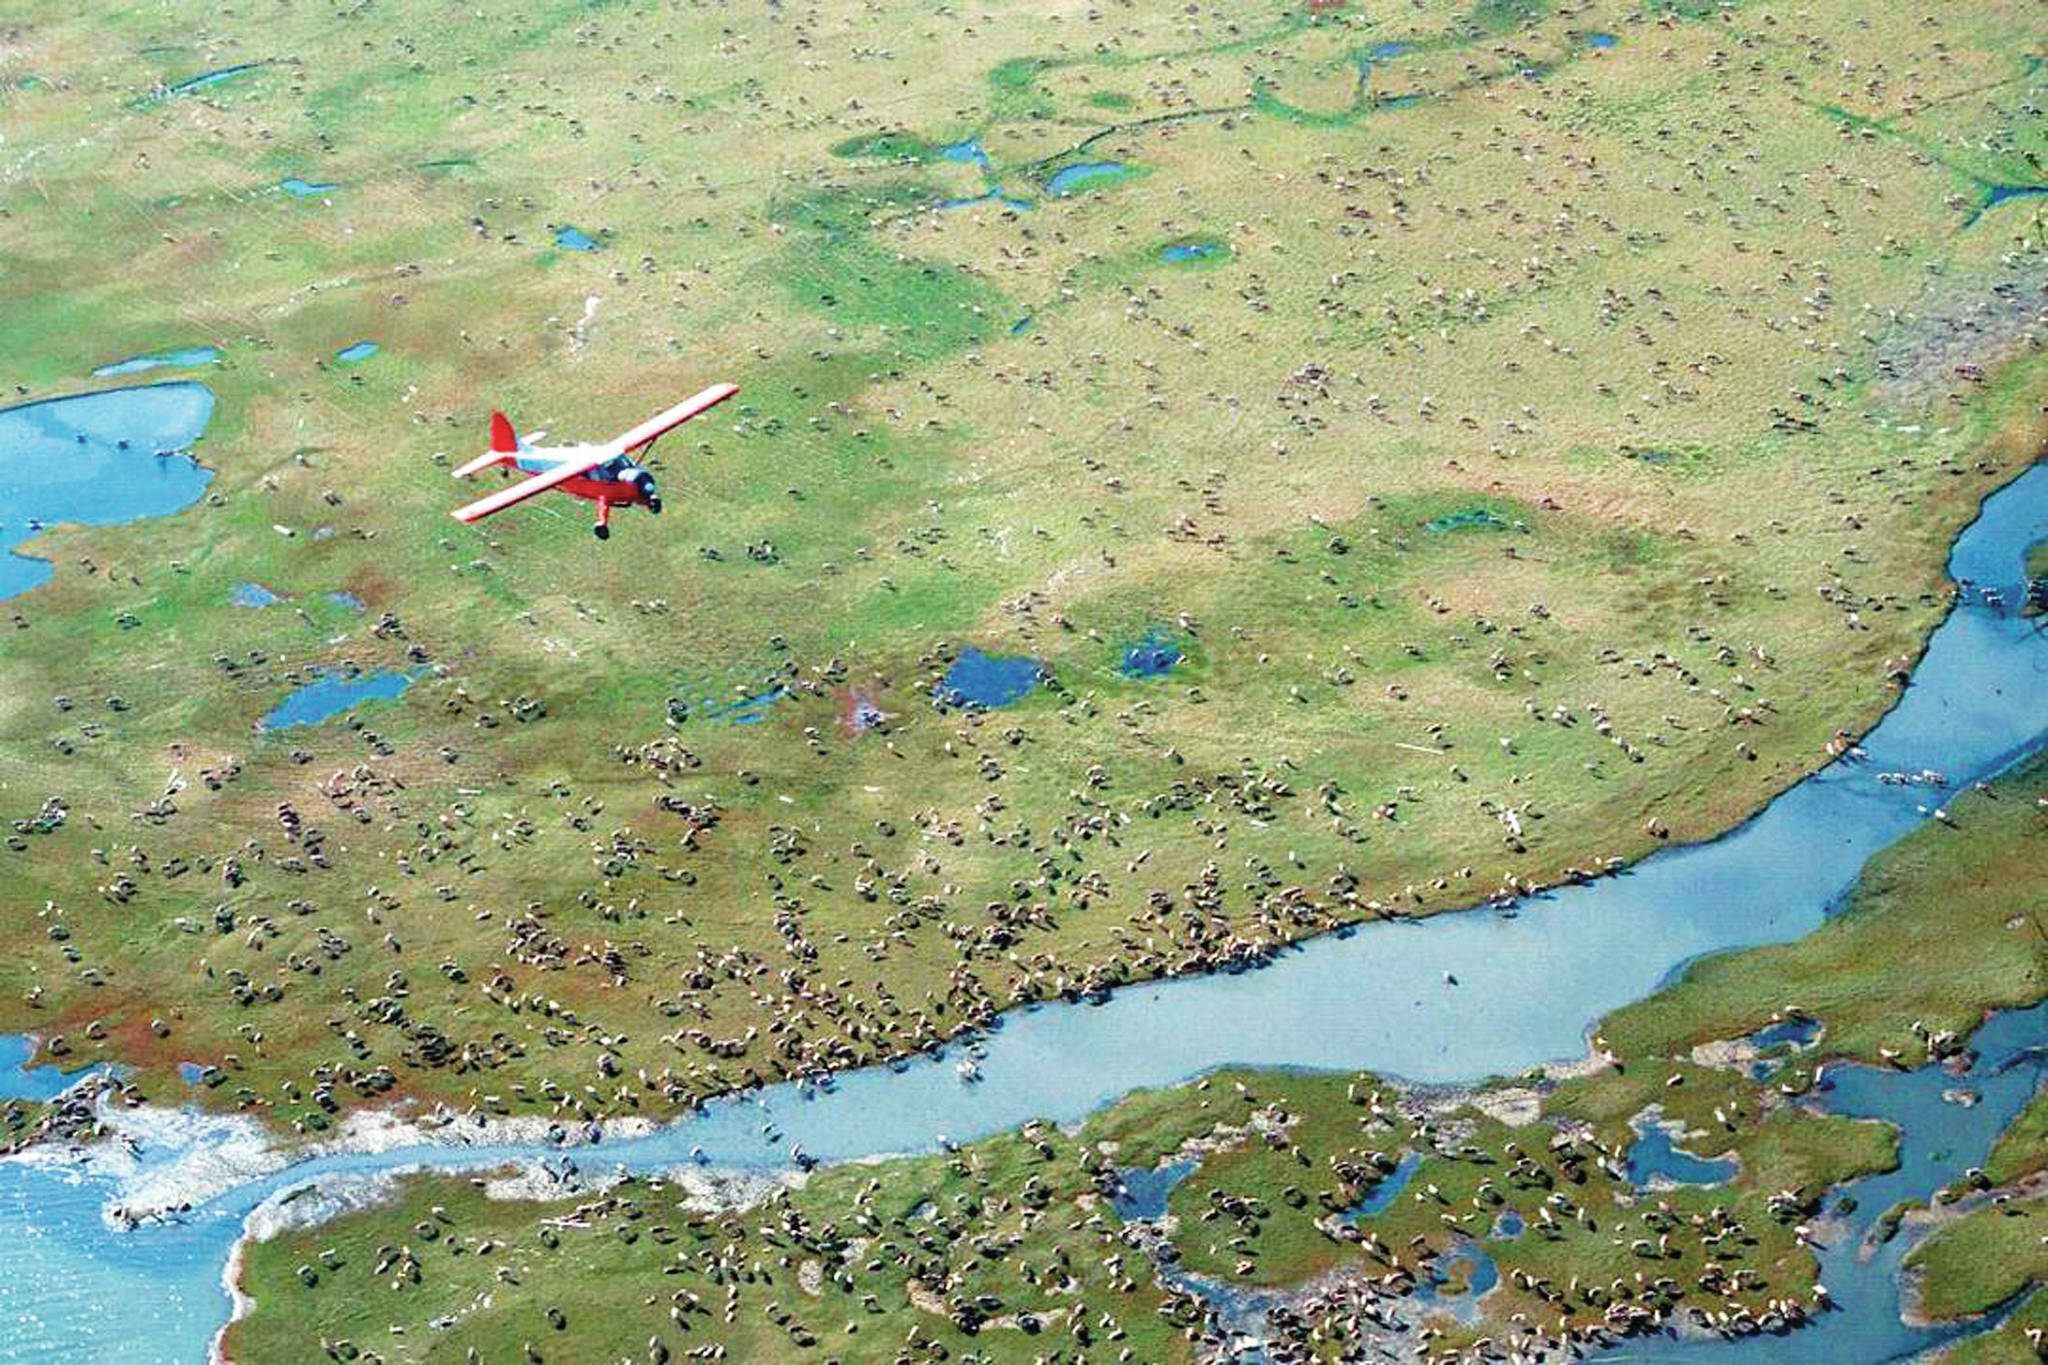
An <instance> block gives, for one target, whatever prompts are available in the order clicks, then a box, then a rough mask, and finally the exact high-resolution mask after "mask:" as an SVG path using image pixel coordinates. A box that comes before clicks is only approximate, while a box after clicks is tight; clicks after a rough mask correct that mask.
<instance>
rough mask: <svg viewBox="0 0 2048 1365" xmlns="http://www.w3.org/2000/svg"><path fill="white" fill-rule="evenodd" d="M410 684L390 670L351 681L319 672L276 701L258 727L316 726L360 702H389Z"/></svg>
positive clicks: (333, 673) (368, 674)
mask: <svg viewBox="0 0 2048 1365" xmlns="http://www.w3.org/2000/svg"><path fill="white" fill-rule="evenodd" d="M412 683H413V680H412V679H411V678H410V677H408V676H407V675H406V674H404V673H393V672H390V671H389V670H386V671H384V672H381V673H361V674H358V675H356V676H355V677H352V678H350V677H344V676H342V675H341V674H339V673H335V672H322V674H321V675H320V677H319V679H318V680H317V681H314V682H309V683H306V684H304V685H303V686H301V687H299V688H297V689H296V690H294V691H293V692H292V694H291V695H290V696H288V697H286V698H285V699H284V700H283V701H281V702H279V703H278V704H277V706H276V708H275V709H274V710H272V711H271V713H270V714H269V715H267V716H265V717H264V718H263V719H262V721H261V722H260V724H261V725H262V726H263V728H264V729H266V730H282V729H285V728H286V727H288V726H293V725H318V724H319V723H320V722H321V721H323V720H327V719H329V718H331V717H333V716H338V715H340V714H341V713H342V712H343V711H346V710H348V709H349V708H350V707H352V706H355V705H357V704H358V703H360V702H366V701H389V700H391V699H392V698H393V697H396V696H397V695H398V694H399V693H401V692H403V691H405V689H406V688H408V687H411V686H412Z"/></svg>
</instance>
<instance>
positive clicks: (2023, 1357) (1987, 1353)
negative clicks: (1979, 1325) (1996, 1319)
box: [1945, 1291, 2048, 1365]
mask: <svg viewBox="0 0 2048 1365" xmlns="http://www.w3.org/2000/svg"><path fill="white" fill-rule="evenodd" d="M2030 1332H2036V1333H2038V1332H2048V1295H2043V1294H2041V1293H2040V1292H2038V1291H2036V1292H2035V1293H2033V1294H2030V1295H2028V1297H2027V1299H2026V1301H2025V1302H2024V1303H2022V1304H2020V1306H2019V1307H2018V1308H2015V1309H2014V1310H2013V1311H2012V1312H2011V1313H2010V1314H2009V1315H2008V1316H2007V1317H2006V1319H2005V1320H2004V1321H2003V1322H2001V1323H1999V1324H1998V1327H1997V1329H1996V1330H1995V1331H1990V1332H1984V1333H1981V1334H1978V1335H1974V1336H1970V1337H1966V1338H1965V1339H1963V1340H1962V1341H1959V1342H1957V1343H1956V1344H1955V1346H1953V1347H1952V1348H1950V1350H1949V1352H1948V1354H1947V1356H1946V1357H1945V1359H1946V1360H1947V1361H1948V1362H1949V1365H2036V1362H2038V1361H2039V1360H2040V1359H2041V1354H2040V1352H2039V1351H2037V1350H2036V1349H2035V1348H2034V1343H2033V1341H2032V1340H2031V1339H2030V1338H2029V1336H2028V1333H2030Z"/></svg>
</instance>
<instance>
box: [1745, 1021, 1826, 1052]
mask: <svg viewBox="0 0 2048 1365" xmlns="http://www.w3.org/2000/svg"><path fill="white" fill-rule="evenodd" d="M1818 1037H1820V1020H1818V1019H1787V1020H1785V1021H1784V1022H1783V1023H1779V1024H1772V1025H1771V1026H1770V1027H1769V1028H1760V1029H1758V1030H1757V1031H1756V1032H1755V1033H1752V1034H1750V1035H1749V1041H1750V1043H1751V1045H1752V1046H1754V1047H1758V1048H1773V1047H1788V1046H1789V1047H1805V1046H1806V1045H1807V1044H1808V1043H1810V1042H1812V1041H1813V1040H1814V1039H1816V1038H1818Z"/></svg>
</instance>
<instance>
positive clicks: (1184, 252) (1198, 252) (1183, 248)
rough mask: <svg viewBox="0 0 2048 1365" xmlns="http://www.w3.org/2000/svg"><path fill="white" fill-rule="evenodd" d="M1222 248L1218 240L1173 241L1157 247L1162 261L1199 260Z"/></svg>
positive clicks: (1212, 254)
mask: <svg viewBox="0 0 2048 1365" xmlns="http://www.w3.org/2000/svg"><path fill="white" fill-rule="evenodd" d="M1222 249H1223V247H1222V244H1221V243H1219V242H1175V243H1173V244H1172V245H1171V246H1163V247H1161V248H1159V259H1160V260H1162V261H1176V262H1178V261H1200V260H1204V259H1206V258H1208V257H1210V256H1214V255H1215V254H1216V253H1217V252H1219V251H1221V250H1222Z"/></svg>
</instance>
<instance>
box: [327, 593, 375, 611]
mask: <svg viewBox="0 0 2048 1365" xmlns="http://www.w3.org/2000/svg"><path fill="white" fill-rule="evenodd" d="M327 600H328V601H330V602H332V603H334V605H335V606H337V607H347V608H348V609H349V610H350V611H367V610H368V609H369V605H370V604H369V603H367V602H365V601H364V600H363V599H362V598H360V597H358V596H356V595H355V594H354V593H352V592H345V591H343V590H341V589H339V588H337V589H336V590H335V591H333V592H331V593H328V594H327Z"/></svg>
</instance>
